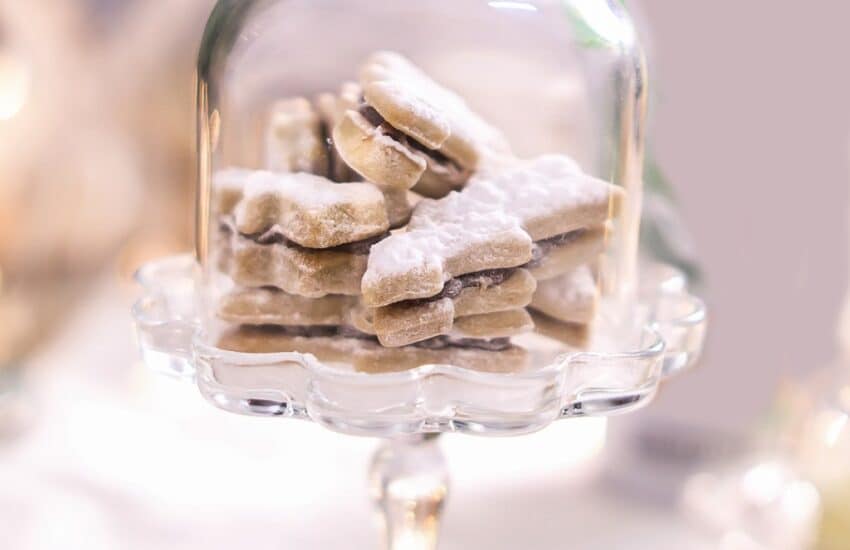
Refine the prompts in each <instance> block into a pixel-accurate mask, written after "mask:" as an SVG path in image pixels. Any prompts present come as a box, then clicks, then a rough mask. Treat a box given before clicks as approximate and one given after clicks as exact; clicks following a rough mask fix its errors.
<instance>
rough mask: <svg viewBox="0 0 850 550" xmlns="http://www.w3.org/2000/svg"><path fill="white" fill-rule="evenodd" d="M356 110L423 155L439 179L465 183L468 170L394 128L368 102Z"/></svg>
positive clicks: (370, 122)
mask: <svg viewBox="0 0 850 550" xmlns="http://www.w3.org/2000/svg"><path fill="white" fill-rule="evenodd" d="M358 112H359V113H360V114H361V115H363V118H365V119H366V120H367V121H369V124H371V125H372V126H374V127H375V128H380V129H381V130H383V132H384V133H385V134H386V135H388V136H389V137H391V138H392V139H394V140H395V141H397V142H399V143H400V144H402V145H404V146H405V147H407V148H408V149H412V150H413V151H415V152H417V153H419V154H421V155H422V156H424V157H425V160H426V161H427V163H428V169H429V170H430V171H432V172H433V173H434V174H435V175H437V176H439V177H440V178H441V179H445V180H446V181H448V182H449V183H450V184H451V185H452V186H454V187H459V186H461V185H463V184H464V183H466V181H467V180H468V179H469V176H470V171H469V170H465V169H464V168H463V167H462V166H461V165H459V164H458V163H457V162H455V161H454V160H453V159H451V158H449V157H447V156H446V155H444V154H443V153H442V152H440V151H437V150H435V149H429V148H428V147H425V146H424V145H423V144H421V143H419V142H418V141H416V140H415V139H413V138H412V137H410V136H408V135H407V134H405V133H403V132H401V131H400V130H398V129H396V128H395V127H394V126H392V125H391V124H390V123H388V122H387V121H386V119H384V117H382V116H381V113H379V112H378V111H377V110H376V109H375V108H374V107H372V106H371V105H369V104H368V103H365V101H364V102H362V103H361V104H360V108H359V109H358Z"/></svg>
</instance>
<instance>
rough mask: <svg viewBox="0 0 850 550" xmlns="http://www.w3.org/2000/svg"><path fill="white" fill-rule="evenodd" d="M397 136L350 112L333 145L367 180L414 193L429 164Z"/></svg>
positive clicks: (343, 120) (340, 125) (338, 127)
mask: <svg viewBox="0 0 850 550" xmlns="http://www.w3.org/2000/svg"><path fill="white" fill-rule="evenodd" d="M393 134H394V132H392V130H391V129H389V128H386V127H385V126H384V125H381V124H379V125H377V126H376V125H374V124H373V123H372V122H370V121H369V119H367V118H366V117H365V116H364V115H363V114H362V113H360V112H359V111H354V110H350V111H347V112H346V113H345V115H344V116H343V118H342V120H341V121H340V122H339V124H337V125H336V127H334V130H333V141H334V145H335V146H336V148H337V151H338V152H339V154H340V156H341V157H342V159H343V161H344V162H345V163H346V165H348V166H350V167H352V168H353V169H354V170H356V171H357V172H358V173H359V174H360V175H361V176H363V177H364V178H366V179H367V180H369V181H372V182H375V183H379V184H382V185H386V186H389V187H398V188H400V189H410V188H411V187H413V186H414V185H415V184H416V182H418V181H419V178H421V177H422V174H423V173H424V172H425V168H426V167H427V165H428V162H427V160H426V159H425V157H424V156H423V155H421V154H419V153H417V152H416V151H414V150H412V149H411V148H409V147H408V146H406V145H405V144H402V143H401V142H400V141H398V140H397V139H396V138H395V137H393ZM396 137H398V136H396Z"/></svg>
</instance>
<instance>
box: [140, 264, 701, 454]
mask: <svg viewBox="0 0 850 550" xmlns="http://www.w3.org/2000/svg"><path fill="white" fill-rule="evenodd" d="M196 269H197V267H196V263H195V261H194V258H193V257H191V256H188V255H187V256H176V257H171V258H166V259H163V260H160V261H156V262H153V263H150V264H148V265H146V266H144V267H143V268H142V269H140V270H139V272H138V274H137V280H138V281H139V283H140V284H141V285H142V287H143V288H144V295H143V296H142V297H141V299H139V301H138V302H136V304H135V305H134V307H133V317H134V319H135V322H136V329H137V333H138V339H139V345H140V348H141V353H142V356H143V359H144V361H145V362H146V363H147V364H148V365H149V366H150V367H152V368H153V369H155V370H157V371H160V372H164V373H166V374H169V375H172V376H178V377H185V378H188V379H192V380H194V382H195V383H196V384H197V385H198V387H199V389H200V391H201V394H202V395H203V396H204V397H205V398H207V399H208V400H209V401H211V402H212V403H213V404H215V405H216V406H218V407H220V408H222V409H225V410H228V411H231V412H235V413H241V414H248V415H254V416H280V417H291V418H303V419H310V420H313V421H315V422H318V423H319V424H321V425H323V426H325V427H327V428H329V429H332V430H336V431H339V432H344V433H349V434H356V435H368V436H375V437H392V436H396V435H405V434H421V433H439V432H464V433H471V434H486V435H516V434H522V433H527V432H532V431H535V430H539V429H541V428H543V427H545V426H546V425H548V424H549V423H551V422H553V421H554V420H557V419H559V418H567V417H576V416H584V415H610V414H616V413H622V412H627V411H630V410H633V409H635V408H638V407H640V406H642V405H644V404H646V403H647V402H648V401H649V400H650V399H651V398H652V396H653V395H654V394H655V392H656V390H657V388H658V385H659V383H660V382H661V381H662V380H663V379H664V378H666V377H669V376H671V375H673V374H675V373H677V372H679V371H682V370H684V369H687V368H688V367H690V366H692V365H693V364H694V363H695V362H696V361H697V359H698V357H699V355H700V352H701V350H702V344H703V339H704V333H705V324H706V314H705V307H704V304H703V303H702V301H701V300H700V299H698V298H696V297H694V296H693V295H691V294H689V292H688V289H687V282H686V280H685V278H684V276H683V275H682V274H681V273H679V272H677V271H676V270H675V269H673V268H671V267H669V266H666V265H660V264H651V265H647V266H644V268H643V270H642V280H643V281H644V283H643V290H642V291H641V293H640V299H639V300H638V304H637V306H638V307H632V308H623V307H618V305H617V304H615V303H607V302H603V303H602V304H601V311H600V315H599V318H600V320H599V322H598V324H597V327H596V329H595V331H594V335H595V336H594V338H593V339H592V340H591V343H590V345H589V346H588V347H587V348H586V349H581V350H580V349H571V348H569V347H568V346H566V345H560V346H558V345H553V344H552V343H551V342H552V341H551V340H548V339H545V338H541V337H540V336H539V335H536V334H531V335H527V336H523V337H520V338H519V339H516V344H517V345H519V346H521V347H522V348H523V349H527V350H530V351H529V353H530V361H529V362H528V363H527V364H526V365H524V366H521V367H520V366H516V365H488V366H487V368H486V369H484V370H479V369H476V370H473V369H471V368H463V367H459V366H455V365H443V364H428V365H423V366H419V367H416V368H412V369H408V370H400V371H394V372H387V369H383V370H380V371H376V372H371V371H370V372H366V371H364V370H363V369H362V367H360V370H358V369H357V368H355V367H354V366H353V365H352V364H343V363H330V362H322V361H320V360H319V359H318V358H317V357H315V356H314V355H311V354H308V353H292V352H287V353H238V352H233V351H227V350H224V349H220V348H217V347H215V346H213V345H211V344H210V341H211V340H212V339H211V338H209V337H208V336H207V335H206V334H204V333H203V332H202V329H201V324H200V322H199V316H198V314H197V311H196V308H195V303H196V296H195V283H194V281H195V275H196ZM617 311H631V312H633V313H632V316H631V317H632V318H630V319H622V318H621V317H622V316H618V315H616V314H614V312H617ZM535 339H537V340H535ZM531 350H533V351H531ZM528 365H533V367H530V366H528ZM390 370H391V369H390Z"/></svg>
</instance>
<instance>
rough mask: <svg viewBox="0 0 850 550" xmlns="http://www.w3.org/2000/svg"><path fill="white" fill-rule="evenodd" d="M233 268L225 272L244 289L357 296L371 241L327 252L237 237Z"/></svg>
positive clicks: (233, 240)
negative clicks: (257, 288)
mask: <svg viewBox="0 0 850 550" xmlns="http://www.w3.org/2000/svg"><path fill="white" fill-rule="evenodd" d="M230 244H231V252H230V254H229V255H228V256H229V258H230V261H229V265H227V268H226V269H225V270H224V271H225V273H227V274H229V275H230V277H231V278H232V279H233V281H234V282H235V283H236V284H237V285H240V286H246V287H263V286H273V287H276V288H279V289H281V290H283V291H285V292H288V293H290V294H295V295H298V296H305V297H308V298H321V297H323V296H327V295H329V294H344V295H347V296H356V295H358V294H360V279H361V278H362V277H363V273H364V272H365V271H366V262H367V258H368V254H369V246H371V242H370V241H361V242H359V243H355V244H352V245H343V246H340V247H336V248H328V249H324V250H309V249H306V248H302V247H300V246H297V245H295V244H293V243H289V242H286V241H278V242H271V243H267V244H264V243H258V242H256V241H254V240H252V239H249V238H247V237H244V236H241V235H238V234H234V235H232V236H231V239H230Z"/></svg>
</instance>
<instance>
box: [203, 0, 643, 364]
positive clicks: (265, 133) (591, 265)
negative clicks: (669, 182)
mask: <svg viewBox="0 0 850 550" xmlns="http://www.w3.org/2000/svg"><path fill="white" fill-rule="evenodd" d="M645 96H646V89H645V71H644V63H643V58H642V54H641V50H640V48H639V46H638V44H637V39H636V36H635V33H634V30H633V27H632V25H631V23H630V21H629V19H628V18H627V17H626V14H625V12H624V10H623V8H622V7H620V6H619V4H618V3H617V2H603V1H576V2H564V1H537V2H495V1H490V2H487V1H479V0H469V1H458V0H437V1H429V2H373V1H369V0H345V1H315V0H294V1H262V0H256V1H245V0H243V1H222V2H219V4H218V6H217V7H216V8H215V11H214V13H213V14H212V17H211V19H210V23H209V26H208V28H207V32H206V35H205V37H204V41H203V45H202V47H201V54H200V63H199V87H198V108H199V113H198V121H199V130H200V133H199V144H198V145H199V152H200V154H199V185H200V187H199V192H198V228H197V230H198V237H197V258H198V261H199V262H200V264H201V266H202V269H203V299H202V300H201V306H202V307H201V317H202V321H203V326H204V328H205V333H206V335H207V336H208V338H210V341H211V342H213V343H215V345H218V346H220V347H222V348H224V349H230V350H232V351H237V352H269V351H276V352H279V351H293V352H303V353H310V354H313V355H315V356H316V357H317V358H319V360H320V361H323V362H327V363H346V364H353V365H354V366H355V368H358V369H363V370H377V371H386V370H399V369H400V370H404V369H408V368H410V367H416V366H419V365H422V364H433V363H446V364H456V365H459V366H462V367H464V366H470V367H472V368H485V369H488V370H489V369H493V368H496V369H519V370H524V369H528V368H534V367H535V366H543V365H547V364H551V363H552V362H553V361H554V360H555V359H556V358H557V357H558V356H559V355H560V354H561V353H562V352H563V350H564V349H566V348H569V347H583V346H586V345H588V344H589V343H590V342H591V341H592V340H593V334H594V331H593V328H594V327H595V326H600V324H599V323H597V320H598V317H600V316H601V315H604V312H603V311H602V310H603V309H604V306H603V302H604V299H603V300H602V301H600V297H601V296H602V295H608V296H617V297H618V300H616V303H617V305H618V306H623V305H625V304H627V303H628V301H627V300H626V301H624V300H622V299H619V298H623V297H624V296H628V294H629V293H630V291H631V290H632V285H633V284H634V281H635V273H634V271H635V265H636V254H637V250H636V239H637V226H638V215H637V213H638V212H639V210H640V195H641V189H640V187H641V177H640V171H641V166H642V162H641V160H642V159H641V156H642V151H641V148H642V130H643V128H642V122H643V114H644V110H645Z"/></svg>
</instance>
